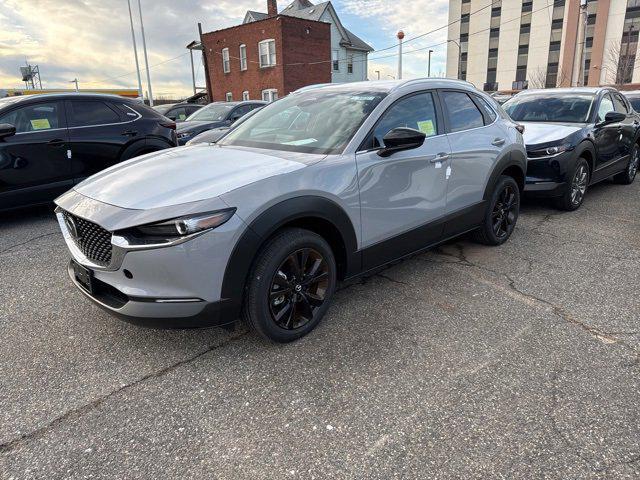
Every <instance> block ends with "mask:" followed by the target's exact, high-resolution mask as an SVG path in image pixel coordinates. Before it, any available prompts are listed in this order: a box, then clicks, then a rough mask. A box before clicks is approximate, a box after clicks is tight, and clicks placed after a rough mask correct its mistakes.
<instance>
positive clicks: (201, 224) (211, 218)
mask: <svg viewBox="0 0 640 480" xmlns="http://www.w3.org/2000/svg"><path fill="white" fill-rule="evenodd" d="M235 211H236V209H235V208H230V209H227V210H219V211H217V212H208V213H200V214H198V215H193V216H187V217H180V218H175V219H173V220H167V221H165V222H160V223H152V224H149V225H142V226H140V227H136V230H137V231H138V232H140V233H142V234H143V235H149V236H154V237H183V236H186V235H191V234H193V233H197V232H201V231H202V230H209V229H210V228H216V227H219V226H220V225H222V224H223V223H225V222H226V221H227V220H229V219H230V218H231V217H232V216H233V214H234V213H235Z"/></svg>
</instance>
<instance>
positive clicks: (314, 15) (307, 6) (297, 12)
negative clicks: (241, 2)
mask: <svg viewBox="0 0 640 480" xmlns="http://www.w3.org/2000/svg"><path fill="white" fill-rule="evenodd" d="M327 8H331V9H332V10H333V11H334V13H335V10H334V9H333V5H331V2H322V3H318V4H317V5H314V4H313V3H311V2H310V1H309V0H294V1H293V2H291V3H290V4H289V5H287V6H286V7H285V8H284V9H283V10H282V11H281V12H280V15H287V16H289V17H296V18H302V19H304V20H313V21H315V22H318V21H320V18H321V17H322V15H323V14H324V12H325V10H327ZM265 18H267V14H266V13H262V12H255V11H253V10H249V11H248V12H247V14H246V15H245V17H244V23H249V22H252V21H257V20H264V19H265ZM336 19H337V20H338V23H339V25H337V26H338V30H341V31H343V32H344V34H343V39H342V41H341V42H340V44H341V45H343V46H345V47H347V48H353V49H356V50H364V51H367V52H370V51H373V47H371V45H369V44H367V43H366V42H365V41H364V40H362V39H361V38H360V37H358V36H357V35H356V34H355V33H353V32H351V31H349V30H347V29H346V28H345V27H344V26H343V25H342V23H341V22H340V19H339V18H338V15H337V14H336Z"/></svg>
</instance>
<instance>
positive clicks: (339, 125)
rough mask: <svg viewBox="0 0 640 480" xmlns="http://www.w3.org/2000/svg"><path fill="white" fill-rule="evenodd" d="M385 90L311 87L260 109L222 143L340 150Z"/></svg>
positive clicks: (291, 148) (298, 149)
mask: <svg viewBox="0 0 640 480" xmlns="http://www.w3.org/2000/svg"><path fill="white" fill-rule="evenodd" d="M385 96H386V93H382V92H371V91H357V90H338V91H336V90H333V89H331V90H329V91H322V90H310V91H306V92H300V93H295V94H292V95H289V96H287V97H285V98H283V99H281V100H278V101H277V102H274V103H272V104H270V105H268V106H267V107H265V108H263V109H262V110H260V111H259V112H258V113H256V114H255V115H254V116H252V117H251V118H249V119H248V120H246V121H245V122H243V123H242V125H239V126H238V127H237V128H235V129H233V130H232V131H231V132H229V133H228V134H227V135H226V136H225V137H224V139H222V140H221V141H220V142H219V143H220V144H221V145H242V146H246V147H256V148H268V149H271V150H287V151H294V152H305V153H320V154H330V153H340V152H342V150H343V149H344V147H345V146H346V145H347V143H348V142H349V140H351V137H353V135H354V134H355V132H356V131H357V129H358V128H359V127H360V125H362V122H364V120H365V119H366V118H367V117H368V116H369V114H370V113H371V112H372V111H373V109H374V108H375V107H376V106H377V105H378V103H380V101H381V100H382V99H383V98H384V97H385Z"/></svg>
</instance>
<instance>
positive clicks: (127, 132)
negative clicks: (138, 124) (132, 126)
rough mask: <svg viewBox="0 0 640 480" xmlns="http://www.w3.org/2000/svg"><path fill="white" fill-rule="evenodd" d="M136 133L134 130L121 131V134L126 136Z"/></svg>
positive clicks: (133, 135) (132, 135)
mask: <svg viewBox="0 0 640 480" xmlns="http://www.w3.org/2000/svg"><path fill="white" fill-rule="evenodd" d="M137 134H138V132H136V131H135V130H126V131H124V132H122V135H125V136H127V137H135V136H136V135H137Z"/></svg>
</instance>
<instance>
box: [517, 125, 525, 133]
mask: <svg viewBox="0 0 640 480" xmlns="http://www.w3.org/2000/svg"><path fill="white" fill-rule="evenodd" d="M516 130H518V131H519V132H520V133H524V125H520V124H516Z"/></svg>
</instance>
